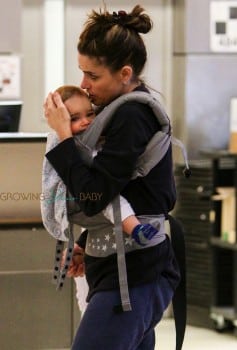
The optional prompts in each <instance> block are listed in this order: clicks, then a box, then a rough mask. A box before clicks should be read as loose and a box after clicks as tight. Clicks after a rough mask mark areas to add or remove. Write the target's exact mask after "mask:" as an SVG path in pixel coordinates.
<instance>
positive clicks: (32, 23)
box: [20, 0, 172, 131]
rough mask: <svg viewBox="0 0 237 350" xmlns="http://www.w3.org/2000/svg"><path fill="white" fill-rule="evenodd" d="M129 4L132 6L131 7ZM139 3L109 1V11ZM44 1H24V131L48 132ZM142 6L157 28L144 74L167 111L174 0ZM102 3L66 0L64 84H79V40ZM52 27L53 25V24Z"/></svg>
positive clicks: (149, 38)
mask: <svg viewBox="0 0 237 350" xmlns="http://www.w3.org/2000/svg"><path fill="white" fill-rule="evenodd" d="M128 3H129V5H128ZM137 3H139V2H138V1H137V0H130V1H129V2H128V1H125V0H116V1H115V0H107V1H106V4H107V8H108V10H109V11H113V10H115V11H117V10H121V9H124V10H127V11H129V10H130V9H131V8H132V7H133V6H134V5H136V4H137ZM43 4H44V0H22V23H23V27H22V55H23V79H22V80H23V82H22V86H23V94H22V95H23V101H24V107H23V111H22V118H21V124H20V130H21V131H47V130H48V126H47V124H46V122H45V121H44V118H43V109H42V105H43V101H44V98H45V96H44V42H43V23H44V22H43V21H44V18H43ZM140 4H141V5H142V6H143V7H144V8H145V9H146V11H147V12H148V13H149V14H150V16H151V18H152V20H153V22H154V28H153V30H152V31H151V32H150V33H149V34H146V35H144V40H145V42H146V45H147V50H148V64H147V68H146V70H145V72H144V78H145V79H146V81H147V83H149V85H151V86H152V87H154V88H155V89H157V90H158V91H160V92H161V93H162V94H163V95H164V96H165V101H164V103H165V104H166V106H167V109H168V111H169V110H170V105H171V88H170V85H171V73H172V72H171V67H172V62H171V59H172V0H144V1H142V2H140ZM100 6H102V1H98V0H97V1H96V0H65V83H72V84H74V83H75V84H80V80H81V73H80V71H79V69H78V67H77V49H76V47H77V41H78V36H79V33H80V32H81V29H82V26H83V23H84V22H85V20H86V18H87V14H88V13H89V12H90V11H91V9H93V8H95V9H99V7H100ZM52 25H53V23H52Z"/></svg>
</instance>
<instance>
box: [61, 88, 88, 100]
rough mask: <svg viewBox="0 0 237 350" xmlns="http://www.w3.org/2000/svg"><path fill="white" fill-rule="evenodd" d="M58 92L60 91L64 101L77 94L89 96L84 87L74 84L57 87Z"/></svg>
mask: <svg viewBox="0 0 237 350" xmlns="http://www.w3.org/2000/svg"><path fill="white" fill-rule="evenodd" d="M56 92H58V93H59V95H60V96H61V99H62V101H63V102H65V101H66V100H68V99H69V98H70V97H72V96H75V95H76V96H82V97H87V98H88V95H87V94H86V92H85V91H84V90H83V89H81V88H80V87H79V86H74V85H63V86H60V87H59V88H57V90H56Z"/></svg>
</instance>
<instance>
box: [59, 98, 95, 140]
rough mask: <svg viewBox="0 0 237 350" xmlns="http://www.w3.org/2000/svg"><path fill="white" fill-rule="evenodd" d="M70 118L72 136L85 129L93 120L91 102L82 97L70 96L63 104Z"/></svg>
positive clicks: (93, 113)
mask: <svg viewBox="0 0 237 350" xmlns="http://www.w3.org/2000/svg"><path fill="white" fill-rule="evenodd" d="M64 104H65V106H66V107H67V109H68V112H69V113H70V116H71V130H72V133H73V135H74V134H77V133H79V132H80V131H83V130H85V129H87V127H88V126H89V125H90V123H91V122H92V121H93V120H94V118H95V112H94V110H93V108H92V105H91V102H90V100H89V99H88V98H87V97H84V96H78V95H75V96H72V97H70V98H68V99H67V100H66V101H65V102H64Z"/></svg>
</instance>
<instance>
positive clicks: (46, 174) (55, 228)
mask: <svg viewBox="0 0 237 350" xmlns="http://www.w3.org/2000/svg"><path fill="white" fill-rule="evenodd" d="M134 100H135V101H137V102H140V103H144V104H147V105H148V106H149V107H150V108H151V109H152V111H153V113H154V115H155V116H156V118H157V119H158V122H159V124H160V125H161V130H160V131H158V132H157V133H155V135H154V136H153V137H152V139H151V140H150V142H149V143H148V144H147V146H146V149H145V151H144V153H143V154H142V155H141V156H140V157H139V158H138V161H137V164H136V167H135V170H134V173H133V175H132V179H134V178H137V177H139V176H140V177H142V176H146V175H147V174H148V173H149V171H150V170H151V169H152V168H153V167H154V166H155V165H156V164H157V163H158V162H159V161H160V160H161V159H162V158H163V157H164V155H165V154H166V152H167V151H168V148H169V147H170V143H171V142H172V143H174V144H176V145H179V146H180V147H181V148H182V151H183V156H184V159H185V164H186V169H185V175H186V176H189V166H188V163H187V155H186V151H185V148H184V147H183V145H182V143H181V142H180V141H179V140H177V139H175V138H174V137H173V136H171V126H170V121H169V118H168V116H167V115H166V113H165V111H164V110H163V108H162V106H161V105H160V103H159V102H158V101H157V99H156V98H155V97H154V96H152V95H151V94H149V93H146V92H131V93H128V94H126V95H122V96H120V97H119V98H117V99H116V100H114V101H113V102H112V103H110V104H109V105H108V106H107V107H105V108H104V109H103V110H102V112H100V113H99V114H98V115H97V117H96V118H95V120H94V121H93V123H91V124H90V126H89V127H88V129H87V130H85V131H84V132H83V133H82V134H80V135H77V136H75V142H76V144H78V146H79V147H78V149H79V152H80V155H81V157H82V158H83V160H84V161H85V163H86V164H87V165H88V166H90V165H91V164H92V161H93V157H92V150H93V149H94V148H95V145H96V144H97V142H98V139H99V137H100V136H101V134H103V130H104V129H105V128H106V126H107V125H108V123H109V122H110V120H111V118H112V116H113V113H114V111H115V110H116V109H117V108H118V107H119V106H120V105H122V104H124V103H125V102H128V101H134ZM55 137H56V136H55ZM55 137H54V138H53V141H52V142H51V144H50V145H49V148H53V147H54V146H55V145H56V144H57V142H58V141H57V140H56V139H55ZM49 148H48V150H49ZM43 169H44V170H43V194H44V195H45V193H47V189H48V190H50V191H51V193H50V197H49V198H48V199H47V198H46V199H45V200H43V201H41V211H42V218H43V223H44V225H45V227H46V229H47V230H48V231H49V233H50V234H51V235H52V236H53V237H54V238H56V239H57V244H56V254H55V269H54V277H53V280H54V282H55V283H56V284H57V289H61V288H62V286H63V282H64V279H65V276H66V273H67V269H68V267H69V265H70V261H71V259H72V254H73V245H74V237H73V223H77V224H79V225H80V226H83V227H85V228H90V229H89V234H88V238H87V247H86V250H87V252H89V253H90V254H92V255H93V254H94V252H93V251H91V250H90V249H91V246H92V244H91V242H92V240H93V239H95V238H96V237H95V235H96V234H97V232H98V231H99V233H100V232H103V227H106V230H108V222H107V223H106V222H104V221H103V220H106V219H104V218H103V215H102V214H97V215H95V216H94V217H93V218H88V217H86V216H85V214H83V213H82V212H81V211H80V208H79V206H78V205H77V204H76V203H75V202H74V201H71V200H70V194H69V193H67V192H66V189H65V188H64V185H63V183H62V181H61V182H60V184H59V183H58V184H57V185H56V186H55V188H54V190H53V191H52V186H51V184H50V183H49V178H50V171H51V172H52V171H53V169H50V164H49V162H47V160H46V159H45V160H44V167H43ZM55 174H56V172H55ZM55 176H57V175H55ZM51 177H52V174H51ZM47 186H48V188H47ZM50 199H52V200H50ZM59 199H60V200H59ZM68 199H69V200H68ZM112 205H113V211H114V227H113V225H112V224H111V229H112V231H113V232H114V233H115V243H116V252H117V261H118V276H119V285H120V294H121V306H122V311H129V310H131V304H130V300H129V291H128V285H127V272H126V263H125V252H127V251H128V250H127V249H128V248H127V247H125V244H124V233H123V232H122V227H121V213H120V202H119V196H117V197H116V198H115V199H114V200H113V202H112ZM49 207H51V211H50V210H49ZM46 213H47V215H46ZM139 219H140V220H141V221H142V218H139ZM146 219H147V220H148V221H149V223H151V224H153V222H154V224H155V225H156V226H157V227H159V233H160V234H158V235H156V237H154V239H152V240H151V242H150V243H149V244H150V245H151V246H152V245H156V244H158V243H160V242H161V241H162V240H163V239H164V232H165V230H164V222H165V218H164V216H159V215H158V216H155V217H153V218H151V217H149V218H145V220H146ZM152 220H153V222H152ZM145 222H146V221H145ZM95 224H96V225H99V230H98V226H95ZM104 225H105V226H104ZM94 227H96V229H94V230H93V228H94ZM171 238H172V236H171ZM64 241H68V249H67V256H66V259H65V261H66V262H65V264H64V266H63V268H62V269H61V268H60V265H61V255H62V252H63V247H64V244H63V243H64ZM129 247H130V248H129V249H130V250H133V249H143V247H138V246H137V245H136V243H135V244H133V246H132V244H131V245H129ZM174 250H175V249H174ZM100 254H102V253H100ZM99 256H103V255H99ZM183 256H184V254H183ZM184 298H185V294H184ZM174 300H175V298H174ZM183 308H184V310H183V314H185V302H184V303H183ZM175 309H176V308H175V307H174V314H176V310H175ZM179 314H181V313H180V312H179ZM177 321H178V323H179V325H178V323H177ZM175 324H176V327H179V332H177V337H178V338H177V344H176V349H177V350H178V349H181V347H182V342H183V336H184V329H185V315H184V316H183V319H182V318H181V319H180V318H179V319H178V320H177V317H176V316H175ZM182 324H183V326H182ZM176 329H177V328H176ZM178 333H179V335H178ZM178 344H179V345H178ZM180 346H181V347H180Z"/></svg>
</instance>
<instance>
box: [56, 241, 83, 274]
mask: <svg viewBox="0 0 237 350" xmlns="http://www.w3.org/2000/svg"><path fill="white" fill-rule="evenodd" d="M66 253H67V249H65V250H64V252H63V256H62V261H61V264H62V265H63V264H64V263H65V257H66ZM84 254H85V252H84V249H82V248H81V247H79V245H78V244H76V243H75V244H74V249H73V257H72V261H71V264H70V267H69V269H68V272H67V276H68V277H78V276H80V277H82V276H84V275H85V264H84Z"/></svg>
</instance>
